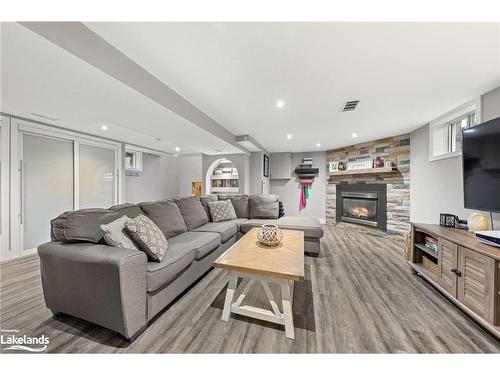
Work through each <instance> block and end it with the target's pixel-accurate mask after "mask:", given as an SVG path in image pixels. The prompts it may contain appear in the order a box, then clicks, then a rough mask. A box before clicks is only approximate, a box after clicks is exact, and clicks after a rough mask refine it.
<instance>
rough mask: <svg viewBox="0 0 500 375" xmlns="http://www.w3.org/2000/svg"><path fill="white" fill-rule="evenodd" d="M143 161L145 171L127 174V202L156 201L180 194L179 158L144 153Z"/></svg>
mask: <svg viewBox="0 0 500 375" xmlns="http://www.w3.org/2000/svg"><path fill="white" fill-rule="evenodd" d="M142 162H143V171H142V172H140V175H139V176H138V177H135V176H125V202H130V203H137V202H145V201H156V200H160V199H166V198H175V197H178V196H179V175H178V169H179V168H178V166H179V160H178V158H176V157H175V156H169V155H162V156H159V155H152V154H147V153H144V154H143V161H142ZM190 194H191V192H190Z"/></svg>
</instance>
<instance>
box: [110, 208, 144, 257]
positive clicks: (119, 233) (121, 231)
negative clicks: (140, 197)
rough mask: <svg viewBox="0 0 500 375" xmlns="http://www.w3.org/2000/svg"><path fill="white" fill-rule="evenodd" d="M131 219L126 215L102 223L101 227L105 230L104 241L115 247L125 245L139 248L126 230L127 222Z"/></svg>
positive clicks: (130, 247)
mask: <svg viewBox="0 0 500 375" xmlns="http://www.w3.org/2000/svg"><path fill="white" fill-rule="evenodd" d="M128 220H130V218H129V217H128V216H126V215H123V216H122V217H121V218H119V219H116V220H115V221H112V222H111V223H109V224H102V225H101V229H102V230H103V231H104V241H105V242H106V243H107V244H108V245H109V246H113V247H123V248H125V249H135V250H139V248H138V247H137V245H136V244H135V243H134V241H133V240H132V238H131V237H130V236H129V234H128V233H127V231H126V230H125V223H126V222H127V221H128Z"/></svg>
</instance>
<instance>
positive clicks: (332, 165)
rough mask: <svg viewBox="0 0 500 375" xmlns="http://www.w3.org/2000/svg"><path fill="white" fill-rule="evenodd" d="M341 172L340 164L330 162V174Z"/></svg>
mask: <svg viewBox="0 0 500 375" xmlns="http://www.w3.org/2000/svg"><path fill="white" fill-rule="evenodd" d="M338 170H339V163H338V162H336V161H331V162H330V167H329V168H328V172H337V171H338Z"/></svg>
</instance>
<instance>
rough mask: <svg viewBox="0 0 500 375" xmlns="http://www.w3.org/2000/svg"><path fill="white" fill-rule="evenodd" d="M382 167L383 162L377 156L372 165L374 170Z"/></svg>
mask: <svg viewBox="0 0 500 375" xmlns="http://www.w3.org/2000/svg"><path fill="white" fill-rule="evenodd" d="M383 166H384V161H383V160H382V159H381V158H380V156H377V157H376V158H375V162H374V163H373V167H374V168H382V167H383Z"/></svg>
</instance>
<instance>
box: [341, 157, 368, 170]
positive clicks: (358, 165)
mask: <svg viewBox="0 0 500 375" xmlns="http://www.w3.org/2000/svg"><path fill="white" fill-rule="evenodd" d="M372 166H373V160H372V159H366V160H356V161H349V162H347V170H353V169H367V168H371V167H372Z"/></svg>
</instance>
